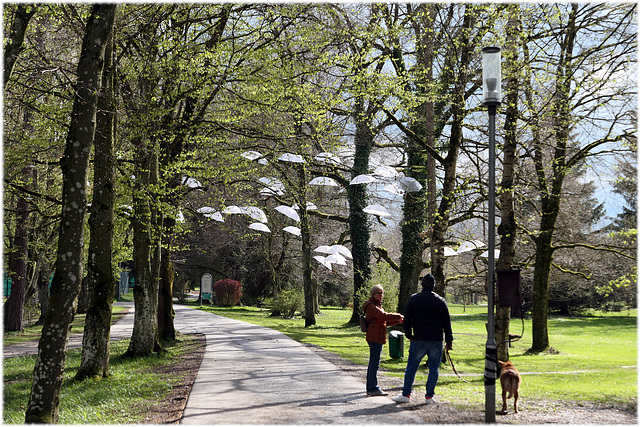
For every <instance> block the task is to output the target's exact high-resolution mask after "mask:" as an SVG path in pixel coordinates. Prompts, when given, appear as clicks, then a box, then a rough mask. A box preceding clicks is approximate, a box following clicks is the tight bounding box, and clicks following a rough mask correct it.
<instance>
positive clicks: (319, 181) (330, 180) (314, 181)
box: [309, 176, 338, 187]
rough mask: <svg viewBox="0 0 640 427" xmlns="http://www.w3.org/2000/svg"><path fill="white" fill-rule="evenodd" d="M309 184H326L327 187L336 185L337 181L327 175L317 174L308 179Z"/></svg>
mask: <svg viewBox="0 0 640 427" xmlns="http://www.w3.org/2000/svg"><path fill="white" fill-rule="evenodd" d="M309 185H326V186H327V187H338V183H337V182H336V180H335V179H333V178H329V177H327V176H319V177H317V178H313V179H312V180H311V181H309Z"/></svg>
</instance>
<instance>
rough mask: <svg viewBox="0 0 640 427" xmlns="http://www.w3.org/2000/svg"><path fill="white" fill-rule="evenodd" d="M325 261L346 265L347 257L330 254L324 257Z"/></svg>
mask: <svg viewBox="0 0 640 427" xmlns="http://www.w3.org/2000/svg"><path fill="white" fill-rule="evenodd" d="M325 261H326V262H330V263H332V264H338V265H347V259H346V258H345V257H343V256H342V255H340V254H331V255H329V256H328V257H327V258H325Z"/></svg>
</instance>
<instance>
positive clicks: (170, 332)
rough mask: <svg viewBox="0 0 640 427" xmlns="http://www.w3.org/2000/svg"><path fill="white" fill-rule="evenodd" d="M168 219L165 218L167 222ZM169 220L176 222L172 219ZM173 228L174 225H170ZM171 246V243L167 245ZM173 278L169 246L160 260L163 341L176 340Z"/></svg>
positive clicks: (163, 249) (161, 333) (160, 306)
mask: <svg viewBox="0 0 640 427" xmlns="http://www.w3.org/2000/svg"><path fill="white" fill-rule="evenodd" d="M166 221H167V219H165V222H166ZM169 222H175V220H173V219H170V220H169ZM170 228H173V226H170ZM167 246H169V245H167ZM173 279H174V271H173V264H172V263H171V251H170V249H168V247H164V248H162V256H161V260H160V284H159V288H160V289H159V294H158V335H159V336H160V339H161V340H163V341H175V339H176V328H175V325H174V322H173V321H174V319H175V317H176V312H175V310H174V309H173Z"/></svg>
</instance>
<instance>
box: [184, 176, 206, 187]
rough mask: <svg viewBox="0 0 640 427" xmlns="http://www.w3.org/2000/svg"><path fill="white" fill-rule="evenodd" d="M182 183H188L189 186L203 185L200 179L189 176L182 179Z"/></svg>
mask: <svg viewBox="0 0 640 427" xmlns="http://www.w3.org/2000/svg"><path fill="white" fill-rule="evenodd" d="M182 185H186V186H187V187H189V188H200V187H202V184H200V181H198V180H197V179H195V178H189V177H187V176H185V177H184V178H183V179H182Z"/></svg>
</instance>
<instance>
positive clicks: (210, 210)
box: [196, 206, 216, 214]
mask: <svg viewBox="0 0 640 427" xmlns="http://www.w3.org/2000/svg"><path fill="white" fill-rule="evenodd" d="M215 211H216V210H215V209H213V208H212V207H211V206H203V207H201V208H198V210H197V211H196V212H198V213H201V214H210V213H214V212H215Z"/></svg>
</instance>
